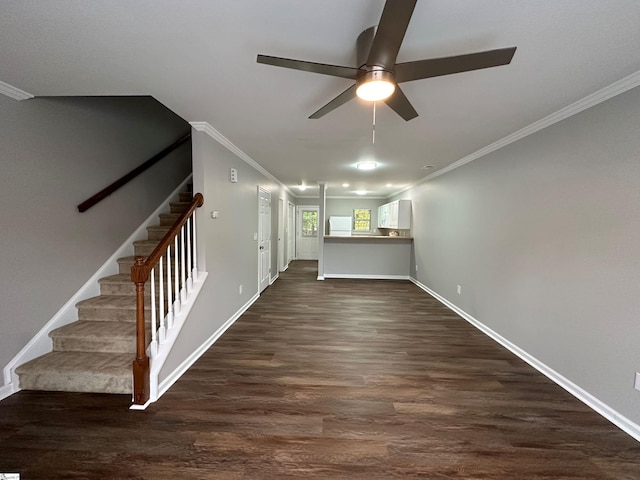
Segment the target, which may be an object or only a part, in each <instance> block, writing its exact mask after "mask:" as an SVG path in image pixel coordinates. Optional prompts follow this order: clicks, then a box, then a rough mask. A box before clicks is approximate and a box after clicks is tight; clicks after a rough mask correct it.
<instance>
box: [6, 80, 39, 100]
mask: <svg viewBox="0 0 640 480" xmlns="http://www.w3.org/2000/svg"><path fill="white" fill-rule="evenodd" d="M0 94H2V95H6V96H7V97H9V98H13V99H14V100H28V99H30V98H33V95H32V94H30V93H29V92H25V91H24V90H20V89H19V88H16V87H14V86H13V85H9V84H8V83H5V82H0Z"/></svg>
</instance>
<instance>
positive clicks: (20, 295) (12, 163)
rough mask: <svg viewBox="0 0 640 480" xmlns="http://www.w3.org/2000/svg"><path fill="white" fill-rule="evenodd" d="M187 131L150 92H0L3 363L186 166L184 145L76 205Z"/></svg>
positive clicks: (172, 185) (188, 159)
mask: <svg viewBox="0 0 640 480" xmlns="http://www.w3.org/2000/svg"><path fill="white" fill-rule="evenodd" d="M188 131H189V126H188V124H187V123H186V122H185V121H184V120H182V119H181V118H180V117H178V116H177V115H175V114H173V113H172V112H170V111H169V110H167V109H166V108H165V107H164V106H162V105H161V104H160V103H158V102H157V101H156V100H154V99H153V98H151V97H68V98H61V97H56V98H35V99H31V100H25V101H16V100H12V99H10V98H7V97H4V96H0V151H1V152H2V157H1V159H0V162H1V165H2V174H1V175H0V199H1V201H2V205H3V207H2V208H1V209H0V225H2V235H0V252H2V253H1V254H0V291H1V292H2V301H1V302H0V365H2V366H4V365H7V364H8V363H9V362H10V361H11V359H12V358H13V357H14V356H15V355H16V354H17V353H18V352H19V351H20V350H21V349H22V348H23V347H24V346H25V345H26V344H27V343H28V342H29V340H30V339H31V338H32V337H33V336H34V335H35V334H36V333H37V332H38V331H39V330H40V329H41V328H42V327H43V326H44V325H45V324H46V323H47V321H49V320H50V319H51V318H52V317H53V316H54V315H55V314H56V312H57V311H58V310H59V309H60V308H61V307H62V306H63V305H64V304H65V303H66V302H67V301H68V300H69V298H71V297H72V296H73V295H74V294H75V292H76V291H77V290H78V289H79V288H80V287H82V285H84V283H85V282H86V281H87V280H88V279H89V278H90V277H91V276H92V275H93V274H94V273H95V272H96V271H97V270H98V268H99V267H101V266H102V265H103V263H104V262H105V260H107V259H108V258H109V257H110V256H111V255H113V252H114V251H116V249H117V248H118V247H120V246H121V244H122V243H123V242H124V241H125V240H126V239H127V238H128V237H129V236H130V235H131V234H132V233H133V232H134V231H135V230H136V228H137V227H138V226H139V225H140V224H141V223H142V222H143V221H144V220H145V219H146V218H147V217H148V216H149V215H150V214H151V213H152V212H153V211H154V210H155V209H156V208H157V206H158V205H159V204H160V203H161V202H162V201H163V200H164V199H165V198H166V197H167V196H168V195H169V194H170V193H171V192H172V191H173V190H174V189H175V188H176V187H177V186H178V185H179V184H180V183H181V182H182V181H183V180H184V179H185V178H186V177H187V176H188V175H189V174H190V173H191V156H190V153H191V151H190V146H189V145H188V144H187V145H185V146H183V147H181V148H180V149H179V150H176V151H175V152H173V153H172V154H171V156H170V157H167V158H165V159H164V160H162V161H161V162H160V163H158V164H156V165H155V166H154V167H152V168H151V169H150V170H148V171H147V172H145V173H144V174H142V175H141V176H139V177H137V178H136V179H135V180H133V181H132V182H130V183H129V184H127V185H126V186H124V187H123V188H121V189H120V190H118V191H117V192H115V193H114V194H113V195H111V196H110V197H109V198H107V199H105V200H103V201H102V202H101V203H99V204H97V205H96V206H94V207H93V208H91V209H90V210H88V211H87V212H85V213H79V212H78V210H77V205H78V204H79V203H81V202H82V201H83V200H86V199H87V198H88V197H90V196H91V195H93V194H95V193H96V192H98V191H99V190H101V189H102V188H104V187H105V186H107V185H108V184H109V183H111V182H113V181H114V180H116V179H118V178H119V177H121V176H122V175H124V174H126V173H128V172H129V171H130V170H132V169H133V168H135V167H137V166H138V165H139V164H141V163H142V162H144V161H145V160H147V159H148V158H150V157H151V156H153V155H155V154H156V153H158V152H159V151H160V150H162V149H163V148H165V147H166V146H168V145H169V144H171V143H172V142H174V141H175V140H177V139H179V138H180V137H181V136H183V135H184V134H185V133H186V132H188Z"/></svg>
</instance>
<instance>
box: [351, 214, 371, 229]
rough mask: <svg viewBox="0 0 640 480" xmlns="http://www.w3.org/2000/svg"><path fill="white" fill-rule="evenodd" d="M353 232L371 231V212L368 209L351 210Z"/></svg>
mask: <svg viewBox="0 0 640 480" xmlns="http://www.w3.org/2000/svg"><path fill="white" fill-rule="evenodd" d="M353 231H354V232H370V231H371V210H369V209H368V208H356V209H354V210H353Z"/></svg>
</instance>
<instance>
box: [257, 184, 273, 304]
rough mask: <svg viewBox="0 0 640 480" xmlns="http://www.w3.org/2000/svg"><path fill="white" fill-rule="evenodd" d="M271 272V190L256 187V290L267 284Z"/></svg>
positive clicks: (260, 289) (263, 287) (260, 290)
mask: <svg viewBox="0 0 640 480" xmlns="http://www.w3.org/2000/svg"><path fill="white" fill-rule="evenodd" d="M270 274H271V192H269V191H268V190H265V189H264V188H262V187H258V291H259V292H262V291H263V290H264V289H265V288H267V287H268V286H269V280H270Z"/></svg>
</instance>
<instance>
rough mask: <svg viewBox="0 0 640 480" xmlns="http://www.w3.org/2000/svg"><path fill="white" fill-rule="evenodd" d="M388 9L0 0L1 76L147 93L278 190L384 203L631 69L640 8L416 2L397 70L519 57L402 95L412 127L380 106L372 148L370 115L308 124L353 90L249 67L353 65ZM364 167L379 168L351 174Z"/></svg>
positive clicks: (507, 0)
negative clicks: (296, 62) (358, 195)
mask: <svg viewBox="0 0 640 480" xmlns="http://www.w3.org/2000/svg"><path fill="white" fill-rule="evenodd" d="M383 5H384V2H383V0H348V1H345V0H316V1H301V0H268V1H267V0H181V1H178V0H136V1H131V0H110V1H107V2H105V1H98V0H55V1H53V0H50V1H47V0H22V1H20V0H11V1H10V0H0V13H1V15H0V80H1V81H3V82H6V83H8V84H10V85H12V86H14V87H17V88H19V89H22V90H25V91H27V92H29V93H31V94H34V95H36V96H38V95H153V96H154V97H155V98H157V99H158V100H159V101H160V102H162V103H164V104H165V105H167V106H168V107H169V108H171V109H172V110H173V111H175V112H176V113H178V114H179V115H181V116H182V117H183V118H184V119H186V120H188V121H197V122H208V123H209V124H211V125H212V126H213V127H214V128H215V129H216V130H218V131H219V132H220V133H221V134H222V135H224V136H225V137H226V138H227V139H228V140H230V141H231V142H232V143H233V144H235V145H236V146H237V147H238V148H240V149H241V150H243V151H244V152H245V153H246V154H247V155H249V156H250V157H251V158H252V159H253V160H255V161H256V162H257V163H259V164H260V165H262V166H263V167H264V168H265V169H266V170H267V171H269V172H270V173H271V174H273V175H274V176H275V177H276V178H278V179H279V180H280V181H281V182H283V183H284V184H286V185H288V186H291V187H293V186H294V185H297V184H298V183H300V182H304V183H306V184H310V185H315V184H316V182H318V181H325V182H327V186H328V195H329V196H343V195H353V194H354V191H355V190H357V189H365V190H367V191H368V192H369V195H370V196H387V195H389V194H391V193H393V192H397V191H399V190H401V189H402V188H403V187H406V186H408V185H411V184H414V183H416V182H417V181H419V180H420V179H422V178H424V177H425V176H427V175H428V174H430V173H433V172H435V171H437V170H438V169H441V168H443V167H445V166H447V165H449V164H451V163H453V162H455V161H457V160H460V159H461V158H463V157H465V156H467V155H470V154H472V153H473V152H475V151H477V150H479V149H481V148H483V147H485V146H487V145H489V144H491V143H493V142H496V141H498V140H500V139H501V138H503V137H505V136H507V135H509V134H511V133H513V132H515V131H517V130H519V129H521V128H523V127H526V126H527V125H530V124H531V123H533V122H536V121H537V120H539V119H541V118H543V117H545V116H547V115H549V114H552V113H553V112H556V111H557V110H559V109H561V108H563V107H565V106H567V105H569V104H571V103H573V102H575V101H577V100H579V99H581V98H583V97H585V96H587V95H589V94H591V93H593V92H595V91H597V90H599V89H602V88H603V87H606V86H608V85H610V84H611V83H613V82H615V81H617V80H620V79H621V78H623V77H626V76H628V75H630V74H632V73H635V72H638V71H640V48H639V47H640V1H636V0H529V1H516V0H483V1H478V0H418V4H417V6H416V9H415V12H414V15H413V17H412V19H411V22H410V24H409V28H408V31H407V34H406V36H405V39H404V42H403V45H402V48H401V49H400V54H399V56H398V61H399V62H405V61H411V60H419V59H423V58H432V57H442V56H449V55H457V54H463V53H471V52H476V51H482V50H489V49H495V48H502V47H511V46H516V47H518V49H517V51H516V53H515V56H514V59H513V61H512V63H511V64H510V65H508V66H503V67H496V68H491V69H486V70H480V71H474V72H467V73H461V74H457V75H451V76H446V77H437V78H432V79H427V80H419V81H415V82H410V83H405V84H403V85H402V88H403V90H404V92H405V93H406V95H407V97H408V98H409V99H410V101H411V102H412V104H413V105H414V107H415V108H416V110H417V111H418V113H419V114H420V116H419V117H418V118H416V119H414V120H411V121H409V122H405V121H404V120H402V119H401V118H400V117H398V116H397V115H396V114H395V113H394V112H393V111H391V110H390V109H389V108H388V107H387V106H386V105H384V104H381V105H379V106H378V108H377V121H376V124H377V125H376V142H375V145H372V141H371V127H372V107H371V104H365V103H361V101H359V100H353V101H350V102H349V103H347V104H345V105H343V106H341V107H339V108H338V109H336V110H334V111H333V112H331V113H329V114H328V115H326V116H325V117H323V118H321V119H319V120H309V119H308V118H307V117H308V116H309V115H310V114H311V113H313V112H314V111H315V110H317V109H318V108H319V107H321V106H322V105H324V104H325V103H326V102H328V101H329V100H331V99H332V98H333V97H335V96H336V95H338V94H339V93H341V92H342V91H343V90H345V89H346V88H347V87H348V86H349V85H350V81H349V80H345V79H340V78H334V77H327V76H323V75H317V74H312V73H307V72H300V71H295V70H289V69H283V68H276V67H272V66H268V65H261V64H258V63H256V55H257V54H258V53H262V54H267V55H274V56H282V57H288V58H295V59H301V60H309V61H315V62H322V63H331V64H339V65H346V66H355V39H356V37H357V36H358V34H359V33H360V32H361V31H362V30H364V29H365V28H367V27H369V26H372V25H375V24H376V23H377V21H378V19H379V17H380V14H381V12H382V7H383ZM365 158H366V159H374V160H375V161H376V162H377V163H378V164H379V168H378V169H377V170H376V171H374V172H361V171H357V170H355V168H354V165H355V163H356V162H358V161H360V160H362V159H365ZM425 165H433V168H431V169H430V170H425V169H424V168H423V167H424V166H425ZM343 182H348V183H349V184H350V187H349V188H343V187H342V186H341V185H342V183H343ZM387 183H391V184H392V185H393V186H392V187H386V186H385V185H386V184H387ZM315 191H317V189H315ZM310 192H311V193H310ZM298 195H304V196H306V195H314V193H313V189H312V190H307V191H306V192H305V193H304V194H298Z"/></svg>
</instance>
